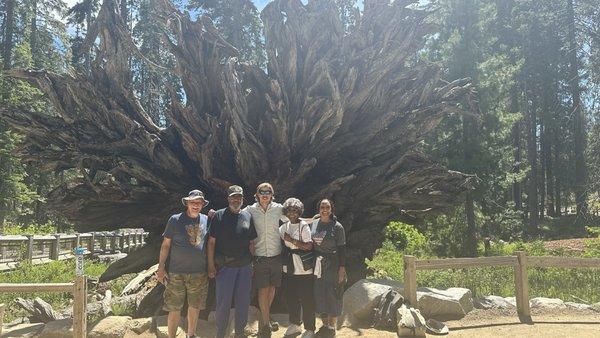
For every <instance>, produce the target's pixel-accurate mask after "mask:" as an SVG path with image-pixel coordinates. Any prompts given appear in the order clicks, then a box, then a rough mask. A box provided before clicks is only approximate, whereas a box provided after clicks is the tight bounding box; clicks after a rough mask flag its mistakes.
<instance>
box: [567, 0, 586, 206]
mask: <svg viewBox="0 0 600 338" xmlns="http://www.w3.org/2000/svg"><path fill="white" fill-rule="evenodd" d="M566 15H567V25H568V30H569V31H568V39H569V78H570V81H569V84H570V88H571V99H572V109H573V138H574V140H573V141H574V145H573V146H574V153H575V202H576V204H577V215H579V216H582V215H586V214H587V211H588V205H587V190H586V189H587V187H586V182H587V168H586V163H585V148H586V143H587V142H586V138H585V137H586V136H585V129H586V127H585V126H586V121H585V116H584V112H583V109H582V107H581V88H580V87H579V81H580V77H579V58H578V57H577V51H578V50H579V49H578V46H577V40H576V36H575V11H574V9H573V0H567V11H566Z"/></svg>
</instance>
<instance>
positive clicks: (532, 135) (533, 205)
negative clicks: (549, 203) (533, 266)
mask: <svg viewBox="0 0 600 338" xmlns="http://www.w3.org/2000/svg"><path fill="white" fill-rule="evenodd" d="M532 102H533V106H530V105H529V104H527V106H526V112H527V114H526V122H525V123H526V125H527V161H528V163H529V167H530V171H529V177H528V183H527V209H528V213H529V222H528V227H527V229H526V231H525V233H526V234H527V235H528V236H534V235H536V234H537V227H538V215H539V212H538V164H537V135H536V132H537V119H536V113H535V111H536V106H535V100H532Z"/></svg>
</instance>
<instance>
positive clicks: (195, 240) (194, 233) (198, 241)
mask: <svg viewBox="0 0 600 338" xmlns="http://www.w3.org/2000/svg"><path fill="white" fill-rule="evenodd" d="M185 230H186V232H187V234H188V240H189V241H190V244H191V245H193V246H195V247H200V246H201V245H202V238H203V237H204V236H203V235H204V234H203V233H202V232H203V231H202V229H200V224H198V223H196V224H188V225H186V226H185Z"/></svg>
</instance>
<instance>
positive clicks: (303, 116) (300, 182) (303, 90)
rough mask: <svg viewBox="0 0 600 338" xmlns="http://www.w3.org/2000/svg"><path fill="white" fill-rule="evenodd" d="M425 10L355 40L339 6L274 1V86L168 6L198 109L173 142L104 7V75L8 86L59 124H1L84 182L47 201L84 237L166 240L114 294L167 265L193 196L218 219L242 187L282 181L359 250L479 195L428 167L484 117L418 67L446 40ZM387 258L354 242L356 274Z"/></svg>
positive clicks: (384, 19)
mask: <svg viewBox="0 0 600 338" xmlns="http://www.w3.org/2000/svg"><path fill="white" fill-rule="evenodd" d="M414 2H416V0H412V1H411V0H405V1H394V2H392V3H388V2H387V1H381V2H378V1H370V2H369V4H368V6H367V5H365V9H364V13H363V15H362V16H361V17H360V18H359V21H358V24H357V25H356V26H355V27H354V28H353V29H352V30H351V31H350V32H347V33H346V32H345V31H344V30H343V29H342V25H341V22H340V19H339V15H338V13H337V12H336V9H335V7H334V6H333V2H331V1H327V0H314V1H310V2H309V3H308V4H306V5H305V4H303V3H302V2H301V1H300V0H275V1H272V2H270V3H269V4H268V5H267V6H266V7H265V9H264V10H263V11H262V13H261V18H262V21H263V23H264V29H265V31H264V33H265V49H266V54H267V57H268V62H267V72H265V71H264V70H263V69H261V68H259V67H256V66H253V65H249V64H244V63H240V62H239V61H238V60H237V58H236V55H237V54H238V52H237V50H236V49H235V48H234V47H233V46H231V45H230V44H229V43H228V42H227V41H225V40H224V39H223V38H222V37H221V36H220V35H219V33H218V31H217V30H216V29H215V27H214V25H213V24H212V21H211V19H210V18H208V17H206V16H202V17H201V18H199V19H198V20H195V21H194V20H191V19H190V18H189V16H188V14H187V13H181V12H180V11H179V10H178V9H177V8H176V7H175V6H174V5H173V4H172V3H171V2H170V1H168V0H157V3H156V5H157V6H160V7H161V10H159V11H157V12H160V13H163V14H161V16H159V17H157V18H156V20H157V23H159V24H161V25H162V27H164V36H163V42H164V44H165V46H167V48H168V50H169V51H170V53H171V54H172V55H173V56H174V59H175V61H176V67H175V69H173V70H166V71H170V72H173V73H174V75H176V76H177V77H178V78H179V79H180V80H181V83H182V84H183V89H184V91H185V97H186V101H185V102H180V101H179V99H178V98H177V97H176V96H175V95H173V97H172V104H171V107H170V109H168V111H166V112H165V114H166V117H167V121H168V126H167V127H166V128H160V127H158V126H157V125H156V124H155V123H154V122H153V121H152V120H151V119H150V118H149V117H148V115H147V114H146V113H145V112H144V109H143V108H142V107H141V105H140V103H139V100H138V98H137V97H136V96H135V94H134V92H133V90H132V87H131V85H130V84H129V82H128V81H129V80H128V79H129V76H128V74H129V71H130V70H129V68H128V64H127V62H126V60H128V58H127V56H128V55H131V54H135V55H138V56H141V54H139V51H137V49H136V48H135V44H134V43H133V41H132V39H131V36H130V32H129V30H128V29H127V26H126V25H125V24H124V22H123V21H122V19H121V17H120V15H119V13H118V11H117V6H115V1H114V0H104V1H103V3H102V6H101V8H100V11H99V14H98V17H97V19H96V20H95V21H94V23H93V25H92V26H91V27H90V29H89V31H88V35H87V36H86V43H85V44H84V45H85V46H88V47H89V48H91V46H93V45H94V43H95V41H99V42H100V43H99V45H98V50H97V51H96V53H94V55H95V59H94V61H93V62H92V69H91V71H90V72H89V73H85V74H83V73H75V74H56V73H52V72H49V71H45V70H36V71H32V70H13V71H10V72H9V73H8V75H9V76H12V77H13V78H16V79H21V80H25V81H28V82H29V83H31V84H33V85H34V86H36V87H37V88H39V89H40V90H41V91H42V92H43V93H44V94H45V96H46V98H47V100H48V102H49V103H50V104H51V106H52V108H53V110H52V113H39V112H31V111H18V110H17V111H7V110H6V109H5V108H3V107H1V108H0V116H1V118H2V119H3V120H4V121H5V122H6V123H8V124H9V125H10V126H11V128H12V129H13V130H14V131H17V132H19V133H21V134H23V135H24V136H25V138H24V143H23V146H22V147H21V148H20V156H21V157H22V159H23V160H24V161H25V162H29V163H32V164H35V165H37V166H38V167H40V168H42V169H45V170H53V171H62V170H66V169H72V168H75V169H78V170H79V172H80V173H81V177H80V178H77V179H75V180H73V181H70V182H68V183H65V184H64V185H61V186H59V187H57V188H56V189H54V190H53V191H52V192H51V193H50V194H49V196H48V201H49V203H51V206H52V207H53V208H55V209H56V210H58V211H60V212H61V213H62V214H64V215H65V216H66V217H68V218H69V219H71V220H73V221H74V223H75V224H77V225H78V230H79V231H81V232H85V231H96V230H115V229H117V228H120V227H122V226H123V224H127V226H130V227H143V228H144V229H145V230H147V231H149V232H151V233H152V235H153V237H154V239H153V240H150V241H149V243H148V244H147V245H146V246H145V247H144V248H143V249H140V250H137V251H135V252H133V253H132V254H131V255H129V256H128V257H127V258H125V259H122V260H120V261H117V262H116V263H115V264H113V266H111V269H109V270H110V271H107V272H106V273H105V274H104V275H103V276H102V280H108V279H111V278H115V277H117V276H119V275H121V274H123V273H127V272H137V271H141V270H143V269H146V268H148V267H150V266H151V265H153V264H156V260H157V257H158V248H159V245H158V243H159V241H160V234H161V233H162V231H163V229H164V225H165V222H166V220H167V219H168V217H169V215H171V214H173V213H175V212H179V211H180V210H181V204H180V198H181V196H182V195H183V194H185V193H186V192H187V191H189V190H191V189H193V188H198V189H201V190H203V191H204V192H205V193H206V194H207V196H208V198H209V199H210V200H211V202H212V203H211V207H213V208H219V207H223V206H225V203H226V198H225V189H226V187H227V186H228V185H231V184H239V185H242V186H243V187H244V188H245V189H246V191H248V192H250V193H249V194H248V198H247V202H251V201H252V198H251V197H250V194H251V192H252V191H253V190H254V187H256V185H257V184H258V183H260V182H263V181H269V182H271V183H273V184H274V186H275V189H276V193H277V198H278V200H279V201H282V200H283V199H285V198H287V197H291V196H295V197H298V198H300V199H302V200H303V201H304V202H305V205H306V210H307V214H312V213H314V212H315V209H316V205H315V203H316V202H317V201H318V200H319V199H321V198H324V197H327V198H330V199H332V200H333V201H334V203H335V207H336V213H337V214H338V215H339V218H340V220H341V223H342V224H343V225H344V227H345V229H346V231H347V232H348V233H349V235H348V238H349V239H351V238H353V236H356V235H354V234H359V233H370V232H378V231H380V229H381V228H382V227H383V226H384V225H385V224H386V223H387V222H388V221H389V220H392V219H397V220H398V219H399V220H405V221H409V222H415V221H418V219H419V218H421V217H423V216H425V215H429V214H432V213H436V212H441V211H444V210H446V209H447V208H449V207H452V206H453V205H454V204H455V203H456V201H460V200H461V198H460V196H462V195H463V194H464V193H465V192H466V191H467V190H469V189H471V188H472V186H473V184H474V182H475V180H476V178H475V177H474V176H472V175H467V174H463V173H459V172H455V171H449V170H447V169H446V168H444V167H442V166H441V165H439V164H437V163H435V162H434V161H432V160H430V159H429V158H428V157H427V156H426V154H423V153H422V152H421V151H420V149H419V147H418V144H419V142H420V141H422V140H423V138H424V137H425V136H426V135H427V133H429V132H430V131H432V130H434V129H435V128H436V127H437V125H438V124H439V122H440V121H441V120H442V119H443V118H444V117H445V116H448V115H451V114H465V113H467V114H476V113H477V107H476V98H475V97H476V93H475V91H474V89H473V87H472V86H471V84H470V82H469V79H460V80H456V81H453V82H447V81H444V80H443V78H442V71H441V69H440V68H439V67H438V66H437V65H435V64H432V63H429V62H427V61H425V60H422V59H420V58H419V55H418V53H419V51H420V50H421V49H422V48H423V47H424V44H425V36H426V35H427V34H430V33H432V32H433V27H431V26H430V25H428V24H427V22H426V18H427V15H428V12H427V11H424V10H420V9H416V8H413V7H411V6H407V5H408V4H410V3H414ZM354 238H358V237H354ZM380 243H381V236H370V237H366V238H363V240H352V244H351V245H349V250H348V251H349V252H352V253H354V252H356V253H357V254H356V255H355V256H353V258H352V260H351V261H349V264H350V266H351V267H353V268H352V269H356V271H362V270H361V268H362V267H363V264H364V263H363V262H364V257H366V256H369V255H371V254H372V253H373V252H374V250H375V249H376V248H377V247H378V246H379V244H380ZM353 275H354V276H357V277H360V275H361V273H360V272H359V273H355V274H353Z"/></svg>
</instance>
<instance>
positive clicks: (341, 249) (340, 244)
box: [335, 223, 346, 284]
mask: <svg viewBox="0 0 600 338" xmlns="http://www.w3.org/2000/svg"><path fill="white" fill-rule="evenodd" d="M335 231H336V246H337V255H338V261H339V269H338V283H339V284H342V283H344V282H345V281H346V232H345V231H344V227H343V226H342V225H341V224H339V223H337V224H336V228H335Z"/></svg>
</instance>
